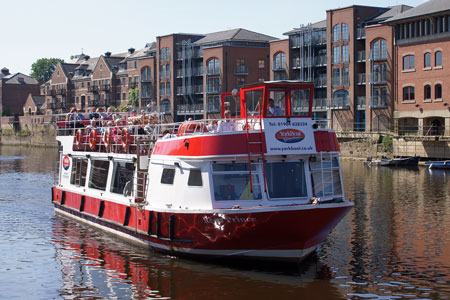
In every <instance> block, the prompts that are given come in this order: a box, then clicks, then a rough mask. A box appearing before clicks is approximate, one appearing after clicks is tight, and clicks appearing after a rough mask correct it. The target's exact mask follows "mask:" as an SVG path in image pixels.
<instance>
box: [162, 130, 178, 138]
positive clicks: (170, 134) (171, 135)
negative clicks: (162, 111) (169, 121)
mask: <svg viewBox="0 0 450 300" xmlns="http://www.w3.org/2000/svg"><path fill="white" fill-rule="evenodd" d="M174 137H177V136H176V135H175V134H172V133H170V131H169V130H164V132H163V137H162V138H163V140H166V139H171V138H174Z"/></svg>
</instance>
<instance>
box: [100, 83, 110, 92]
mask: <svg viewBox="0 0 450 300" xmlns="http://www.w3.org/2000/svg"><path fill="white" fill-rule="evenodd" d="M110 90H111V85H110V84H102V85H100V91H103V92H109V91H110Z"/></svg>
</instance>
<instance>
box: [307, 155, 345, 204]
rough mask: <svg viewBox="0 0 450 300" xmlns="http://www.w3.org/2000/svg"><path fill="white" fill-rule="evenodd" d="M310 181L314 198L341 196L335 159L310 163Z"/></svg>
mask: <svg viewBox="0 0 450 300" xmlns="http://www.w3.org/2000/svg"><path fill="white" fill-rule="evenodd" d="M309 167H310V169H311V181H312V185H313V195H314V196H315V197H323V196H331V195H341V194H342V184H341V175H340V172H339V161H338V159H337V157H333V159H332V160H331V161H330V160H322V161H320V159H319V160H317V161H310V163H309Z"/></svg>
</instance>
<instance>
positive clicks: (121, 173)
mask: <svg viewBox="0 0 450 300" xmlns="http://www.w3.org/2000/svg"><path fill="white" fill-rule="evenodd" d="M133 174H134V164H133V163H126V162H114V164H113V176H112V182H111V192H112V193H117V194H123V189H124V188H125V185H126V184H127V182H131V181H132V180H133Z"/></svg>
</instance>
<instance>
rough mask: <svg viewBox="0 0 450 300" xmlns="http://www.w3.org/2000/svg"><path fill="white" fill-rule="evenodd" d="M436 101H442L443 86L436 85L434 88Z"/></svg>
mask: <svg viewBox="0 0 450 300" xmlns="http://www.w3.org/2000/svg"><path fill="white" fill-rule="evenodd" d="M434 99H442V85H441V84H436V85H435V86H434Z"/></svg>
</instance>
